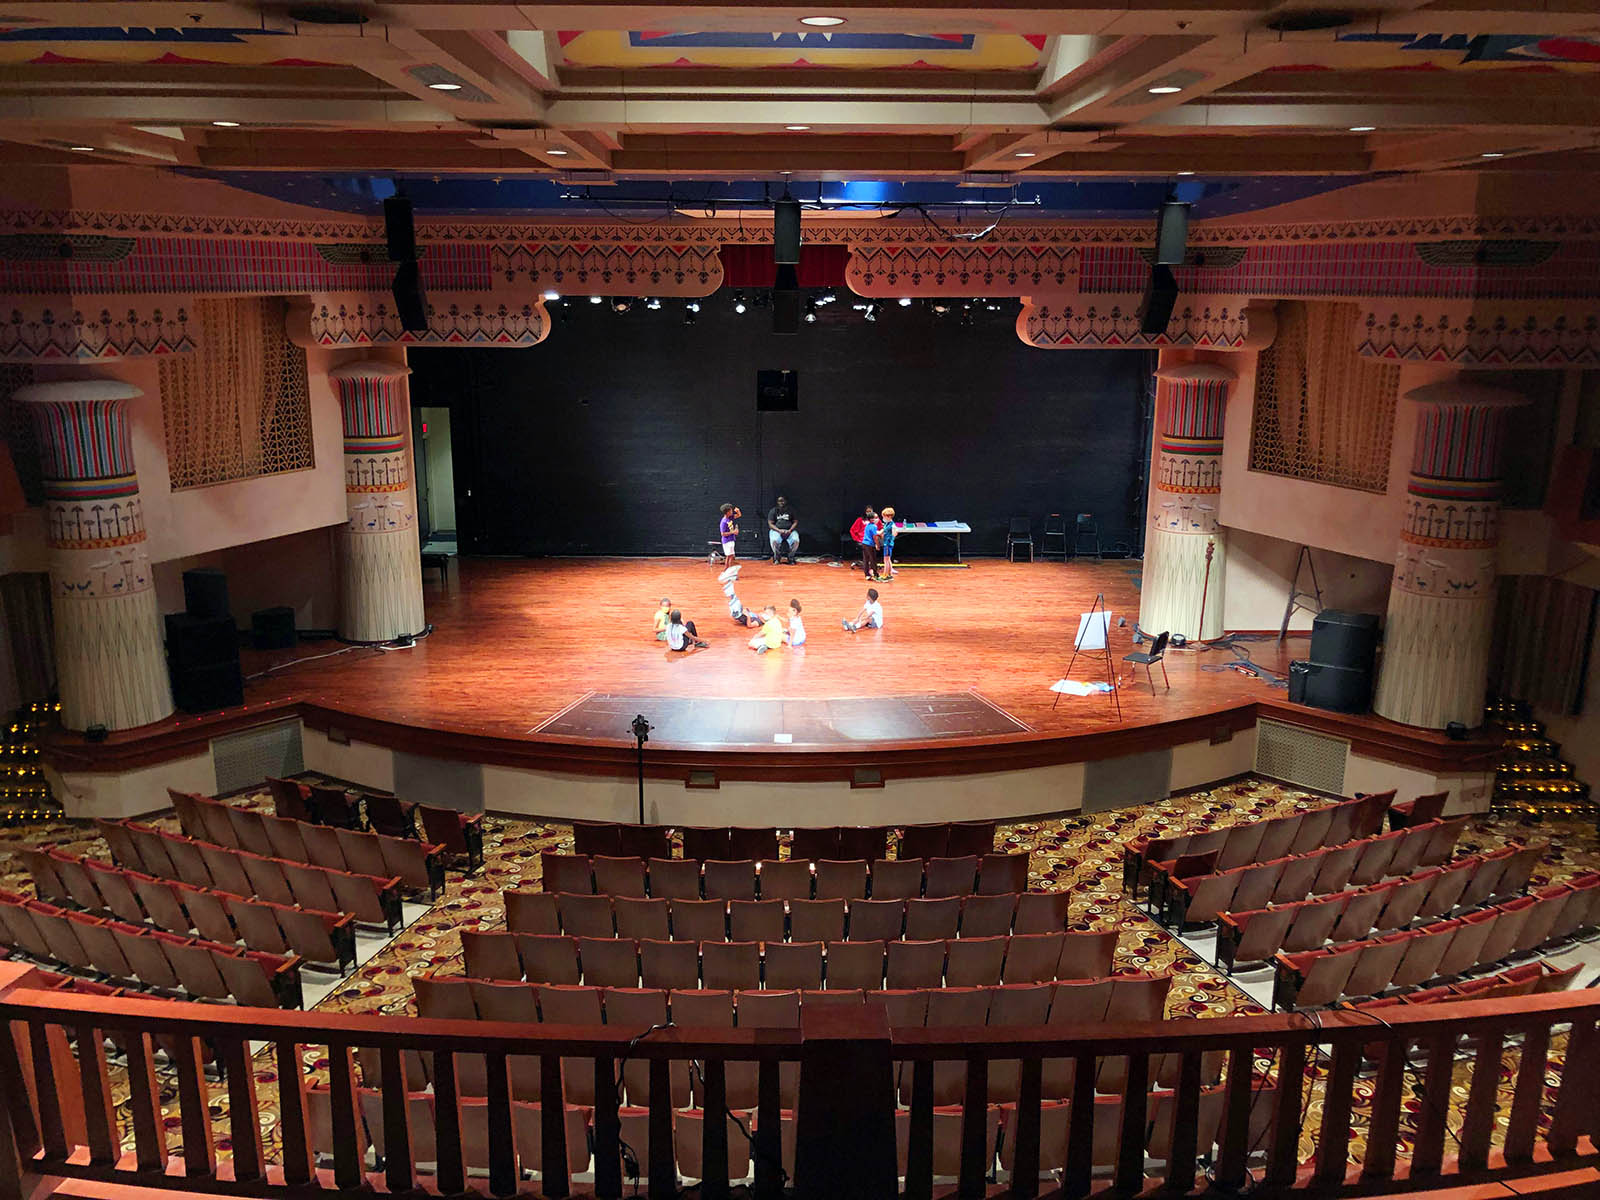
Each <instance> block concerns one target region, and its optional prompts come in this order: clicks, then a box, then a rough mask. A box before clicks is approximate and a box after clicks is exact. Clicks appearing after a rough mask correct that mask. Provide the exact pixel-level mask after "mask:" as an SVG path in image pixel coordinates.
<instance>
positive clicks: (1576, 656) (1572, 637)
mask: <svg viewBox="0 0 1600 1200" xmlns="http://www.w3.org/2000/svg"><path fill="white" fill-rule="evenodd" d="M1594 607H1595V592H1594V590H1593V589H1591V588H1586V587H1580V586H1579V585H1577V584H1575V583H1568V582H1566V581H1565V580H1562V579H1555V578H1553V577H1551V576H1548V575H1509V576H1505V577H1503V578H1502V579H1501V580H1500V595H1499V604H1498V605H1497V606H1496V611H1495V650H1494V653H1493V655H1492V657H1491V659H1490V664H1491V665H1490V670H1489V686H1490V688H1491V689H1492V690H1493V691H1494V692H1495V693H1496V694H1497V695H1499V696H1502V697H1504V698H1506V699H1508V700H1525V701H1527V702H1528V703H1529V704H1532V705H1533V706H1534V707H1535V708H1537V709H1543V710H1546V711H1551V712H1561V713H1576V712H1578V711H1579V710H1580V709H1581V707H1582V702H1583V677H1584V671H1585V668H1586V667H1587V664H1588V657H1589V637H1590V631H1591V629H1592V626H1593V620H1594Z"/></svg>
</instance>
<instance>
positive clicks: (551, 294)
mask: <svg viewBox="0 0 1600 1200" xmlns="http://www.w3.org/2000/svg"><path fill="white" fill-rule="evenodd" d="M544 298H545V299H546V300H559V299H561V293H560V292H546V293H545V294H544Z"/></svg>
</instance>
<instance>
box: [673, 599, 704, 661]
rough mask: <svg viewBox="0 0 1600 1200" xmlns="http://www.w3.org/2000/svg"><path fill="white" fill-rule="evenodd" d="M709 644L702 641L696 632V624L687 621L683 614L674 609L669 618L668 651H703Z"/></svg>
mask: <svg viewBox="0 0 1600 1200" xmlns="http://www.w3.org/2000/svg"><path fill="white" fill-rule="evenodd" d="M706 645H707V643H705V642H702V641H701V640H700V635H699V634H698V633H696V632H695V628H694V622H693V621H685V620H684V619H683V614H682V613H681V612H679V611H678V610H677V609H673V610H672V612H671V613H670V614H668V616H667V649H669V650H679V651H683V650H690V649H694V650H703V649H705V647H706Z"/></svg>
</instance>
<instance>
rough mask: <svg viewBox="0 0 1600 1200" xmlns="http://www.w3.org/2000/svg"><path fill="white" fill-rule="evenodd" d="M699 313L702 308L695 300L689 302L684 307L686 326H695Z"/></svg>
mask: <svg viewBox="0 0 1600 1200" xmlns="http://www.w3.org/2000/svg"><path fill="white" fill-rule="evenodd" d="M699 311H700V306H699V305H698V304H696V303H695V302H694V301H693V300H691V301H689V303H687V304H685V305H684V306H683V323H684V324H685V325H693V324H694V323H695V314H696V313H698V312H699Z"/></svg>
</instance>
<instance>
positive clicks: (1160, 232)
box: [1156, 200, 1189, 267]
mask: <svg viewBox="0 0 1600 1200" xmlns="http://www.w3.org/2000/svg"><path fill="white" fill-rule="evenodd" d="M1188 244H1189V206H1188V205H1187V204H1184V203H1183V202H1182V201H1179V200H1168V201H1167V202H1166V203H1165V204H1163V205H1162V206H1161V211H1160V213H1159V214H1157V216H1156V262H1157V263H1159V264H1161V265H1162V266H1167V267H1181V266H1182V265H1183V259H1184V255H1185V254H1186V253H1187V252H1188Z"/></svg>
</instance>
